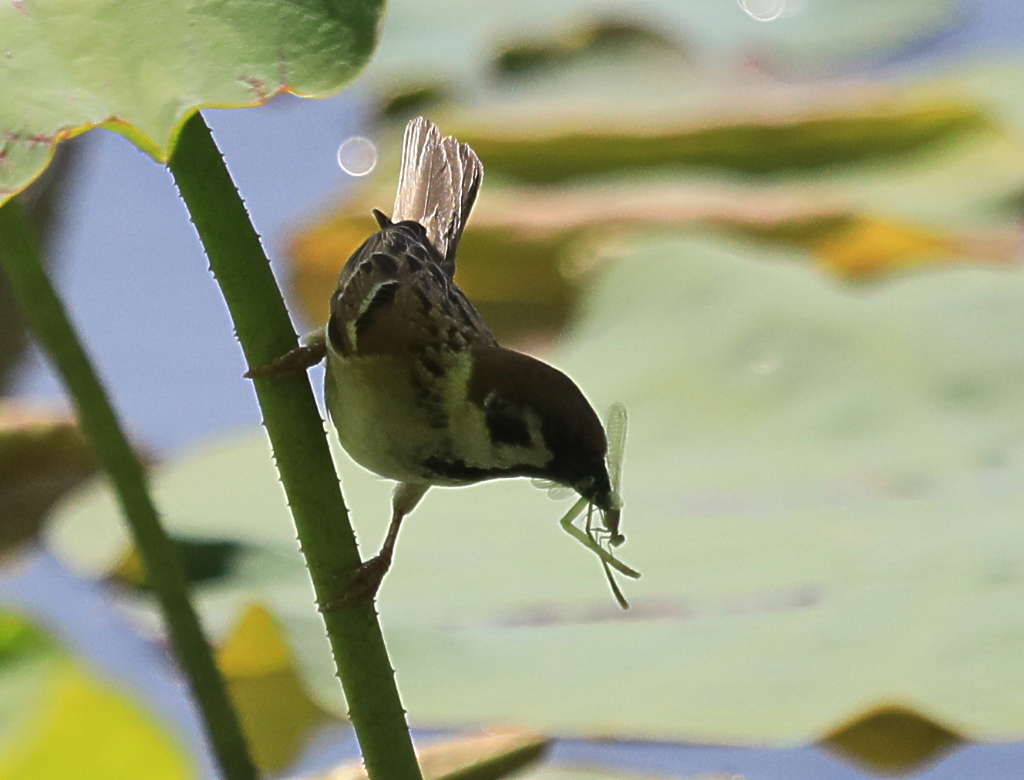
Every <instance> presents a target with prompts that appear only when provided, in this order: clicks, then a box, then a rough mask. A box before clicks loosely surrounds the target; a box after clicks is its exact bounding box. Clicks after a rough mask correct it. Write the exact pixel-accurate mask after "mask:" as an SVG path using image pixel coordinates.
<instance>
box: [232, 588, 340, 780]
mask: <svg viewBox="0 0 1024 780" xmlns="http://www.w3.org/2000/svg"><path fill="white" fill-rule="evenodd" d="M217 662H218V665H219V666H220V668H221V670H222V671H223V672H224V675H225V677H226V678H227V682H228V689H229V691H230V693H231V698H232V700H233V701H234V703H235V706H236V707H237V709H238V712H239V717H240V718H241V720H242V727H243V729H244V730H245V733H246V736H247V737H248V740H249V747H250V749H251V750H252V753H253V758H254V760H255V762H256V764H257V765H258V766H259V767H260V768H261V769H262V770H263V771H265V772H278V771H280V770H281V769H283V768H285V767H286V766H288V765H289V764H291V763H292V762H293V761H294V760H295V757H296V756H297V755H298V753H299V751H301V750H302V749H303V748H304V747H305V745H306V743H307V742H308V740H309V738H310V737H311V736H312V734H313V733H314V732H315V731H316V730H317V729H318V728H319V727H320V726H322V725H324V724H325V723H327V722H328V721H330V720H331V719H332V716H330V715H328V714H327V713H326V712H324V711H323V710H322V709H321V708H320V707H318V706H317V705H316V704H315V703H314V702H313V700H312V699H311V698H310V697H309V694H308V693H307V691H306V688H305V686H304V685H303V683H302V681H301V680H300V679H299V675H298V673H297V672H296V669H295V659H294V657H293V655H292V651H291V648H289V647H288V644H287V643H286V642H285V640H284V637H283V633H282V631H281V628H280V626H279V625H278V624H277V621H276V620H275V619H274V617H273V615H271V614H270V612H269V611H268V610H267V609H266V608H265V607H263V606H260V605H256V604H254V605H250V606H248V607H247V608H246V609H245V610H244V611H243V612H242V614H241V616H240V617H239V618H238V621H237V622H236V623H235V625H234V628H232V630H231V632H230V634H229V635H228V638H227V639H226V640H225V642H224V643H223V644H222V645H221V646H220V648H219V649H218V651H217Z"/></svg>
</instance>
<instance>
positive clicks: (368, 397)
mask: <svg viewBox="0 0 1024 780" xmlns="http://www.w3.org/2000/svg"><path fill="white" fill-rule="evenodd" d="M483 173H484V169H483V165H482V163H481V162H480V159H479V158H478V157H477V155H476V153H475V152H474V151H473V150H472V149H471V148H470V147H469V146H468V145H466V144H464V143H460V142H459V141H458V140H456V139H455V138H453V137H452V136H445V137H442V135H441V132H440V131H439V130H438V128H437V126H436V125H434V124H433V123H432V122H430V121H428V120H427V119H424V118H423V117H417V118H416V119H413V120H412V121H410V122H409V124H408V125H407V127H406V129H405V135H404V140H403V146H402V161H401V167H400V170H399V181H398V190H397V195H396V197H395V203H394V208H393V210H392V213H391V215H390V216H386V215H385V214H383V213H382V212H380V211H378V210H376V209H374V210H373V216H374V218H375V220H376V223H377V227H378V230H377V231H376V232H375V233H373V234H372V235H370V237H369V238H367V239H366V240H365V241H364V242H363V244H362V246H360V247H359V248H358V249H357V250H356V251H355V252H354V253H353V254H352V256H351V257H350V258H349V259H348V261H347V262H346V263H345V265H344V267H343V269H342V271H341V275H340V277H339V279H338V284H337V287H336V289H335V290H334V293H333V295H332V296H331V302H330V317H329V319H328V321H327V323H326V324H325V326H324V327H323V328H321V329H318V330H317V331H315V332H314V333H313V334H311V335H310V336H307V337H305V338H304V339H303V345H302V346H300V347H299V348H297V349H295V350H293V351H292V352H289V353H288V354H287V355H284V356H282V357H280V358H278V359H277V360H275V361H273V362H272V363H270V364H268V365H267V366H261V367H258V368H255V369H253V370H251V371H249V372H248V373H247V374H246V376H250V377H255V376H260V377H264V376H275V375H279V374H284V373H288V372H291V371H297V370H305V369H306V368H308V367H309V366H312V365H314V364H316V363H318V362H319V361H320V360H322V359H323V358H324V357H325V356H326V359H327V370H326V374H325V381H324V396H325V403H326V408H327V410H328V413H329V416H330V418H331V421H332V423H333V425H334V428H335V430H336V431H337V435H338V439H339V441H340V442H341V445H342V447H343V448H344V449H345V451H346V452H347V453H348V454H349V456H351V458H352V459H353V460H354V461H356V462H357V463H358V464H360V465H361V466H363V467H364V468H366V469H368V470H370V471H372V472H374V473H376V474H378V475H380V476H382V477H385V478H387V479H391V480H395V481H396V482H397V485H396V487H395V490H394V495H393V500H392V514H391V523H390V526H389V528H388V532H387V536H386V538H385V541H384V543H383V545H382V547H381V550H380V552H379V553H378V554H377V555H376V556H375V557H374V558H371V559H369V560H368V561H366V562H364V563H363V565H362V567H361V568H360V569H359V571H358V572H357V574H356V576H355V578H354V580H353V582H352V583H351V585H350V587H349V589H348V592H347V594H346V597H345V599H346V600H347V599H350V598H360V597H369V598H372V597H373V596H374V595H375V594H376V592H377V589H378V587H379V585H380V582H381V579H382V578H383V576H384V574H385V573H386V572H387V570H388V569H389V567H390V566H391V562H392V558H393V555H394V548H395V543H396V541H397V538H398V531H399V527H400V526H401V524H402V521H403V519H404V518H405V517H406V516H407V515H408V514H409V513H411V512H412V511H413V509H414V508H415V507H416V506H417V504H418V503H419V502H420V500H421V499H422V498H423V496H424V494H425V493H426V492H427V491H428V490H429V489H430V488H431V487H433V486H444V487H457V486H463V485H471V484H474V483H477V482H481V481H483V480H490V479H500V478H507V477H532V478H534V479H535V480H544V481H546V483H551V484H554V485H561V486H566V487H568V488H570V489H572V490H573V491H575V492H576V493H578V494H579V496H580V498H579V500H578V501H577V502H576V504H575V505H574V507H573V508H572V509H571V510H570V511H569V513H567V514H566V516H565V517H563V519H562V526H563V527H564V528H565V529H566V530H567V531H569V532H570V533H571V534H573V536H575V537H576V538H577V539H578V540H579V541H581V542H582V543H583V544H584V545H586V546H587V547H588V548H589V549H591V550H593V551H594V552H595V553H596V554H597V555H598V556H599V557H600V558H601V561H602V564H603V565H604V567H605V572H606V575H607V577H608V580H609V582H610V583H611V586H612V590H613V592H614V594H615V596H616V599H617V600H618V601H619V603H620V605H622V606H623V607H625V606H628V605H627V604H626V602H625V599H624V598H623V597H622V595H621V591H620V590H619V588H618V586H617V585H616V584H615V582H614V580H613V578H612V576H611V573H610V571H609V568H608V567H609V566H611V567H613V568H615V569H617V570H618V571H620V572H622V573H624V574H626V575H627V576H631V577H637V576H639V574H637V573H636V572H635V571H634V570H632V569H630V568H629V567H628V566H626V565H625V564H623V563H621V562H620V561H618V560H617V559H616V558H615V557H614V556H613V555H611V553H610V552H609V551H608V550H606V549H605V547H604V545H603V543H602V542H607V543H609V544H610V545H613V546H617V545H619V544H621V543H622V541H623V539H624V537H623V536H622V535H621V533H620V532H619V519H620V511H621V505H622V501H621V497H620V496H619V493H618V485H617V482H618V476H617V475H618V473H619V469H620V466H621V464H620V462H619V461H620V459H621V446H622V445H621V441H619V443H618V444H617V445H616V448H617V449H618V453H617V454H615V455H614V457H613V458H612V459H609V457H608V456H609V448H608V438H607V437H606V434H605V430H604V428H603V427H602V425H601V421H600V420H599V418H598V416H597V414H596V413H595V411H594V409H593V407H592V406H591V405H590V403H589V402H588V401H587V399H586V398H585V397H584V395H583V393H582V392H581V390H580V389H579V387H577V385H576V383H575V382H573V380H572V379H570V378H569V377H568V376H566V375H565V374H564V373H562V372H561V371H559V370H558V369H556V368H554V367H552V366H550V365H548V364H547V363H544V362H542V361H541V360H538V359H537V358H534V357H531V356H530V355H526V354H524V353H521V352H517V351H515V350H512V349H507V348H505V347H502V346H501V345H500V344H498V342H497V340H496V339H495V338H494V335H493V334H492V333H491V330H490V328H488V327H487V323H486V322H484V319H483V317H481V316H480V313H479V312H478V311H477V310H476V308H475V307H474V306H473V304H472V303H471V302H470V301H469V299H468V298H467V297H466V295H465V294H464V293H463V292H462V290H460V289H459V287H458V286H457V285H456V284H455V281H454V275H455V257H456V251H457V249H458V245H459V239H460V238H461V236H462V232H463V228H464V227H465V225H466V222H467V220H468V218H469V215H470V212H471V211H472V209H473V205H474V203H475V201H476V197H477V194H478V192H479V190H480V184H481V182H482V180H483ZM614 418H615V420H616V422H615V424H614V429H615V435H614V437H613V438H616V439H617V440H621V438H622V437H624V435H625V416H624V411H622V412H617V413H616V414H615V415H614ZM611 427H612V426H610V430H611ZM613 449H615V448H613ZM584 509H585V510H586V511H587V524H586V528H585V530H581V529H579V528H577V527H576V526H575V525H573V521H574V520H575V518H576V517H577V516H579V515H580V514H581V513H582V512H583V511H584ZM595 510H596V512H597V513H598V515H600V517H601V520H602V524H601V525H600V526H595V525H594V523H593V513H594V512H595Z"/></svg>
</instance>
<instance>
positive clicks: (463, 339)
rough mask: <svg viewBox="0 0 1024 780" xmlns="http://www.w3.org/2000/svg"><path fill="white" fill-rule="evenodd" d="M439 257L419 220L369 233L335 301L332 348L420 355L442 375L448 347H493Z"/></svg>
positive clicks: (355, 353)
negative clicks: (488, 345) (482, 345)
mask: <svg viewBox="0 0 1024 780" xmlns="http://www.w3.org/2000/svg"><path fill="white" fill-rule="evenodd" d="M441 262H442V259H441V257H440V255H439V254H438V253H437V251H436V250H435V249H434V248H433V247H432V246H431V245H430V243H429V241H428V240H427V238H426V233H425V231H424V230H423V228H422V227H421V226H420V225H419V224H417V223H415V222H399V223H395V224H394V225H389V226H387V227H385V228H384V229H382V230H380V231H378V232H377V233H375V234H374V235H372V236H371V237H370V238H368V239H367V240H366V241H365V242H364V243H363V245H362V246H361V247H360V248H359V249H358V250H356V252H355V253H354V254H353V255H352V257H351V258H349V260H348V262H347V263H346V264H345V268H344V269H343V270H342V273H341V278H340V279H339V281H338V288H337V290H336V291H335V293H334V296H333V298H332V299H331V322H330V325H329V328H328V334H329V336H330V338H331V343H332V346H333V347H334V349H335V350H336V351H338V352H340V353H341V354H342V355H344V356H346V357H350V356H367V355H410V356H418V357H419V358H420V359H421V360H422V361H423V364H424V367H425V368H426V369H427V370H428V371H430V372H431V373H434V374H440V372H441V369H442V368H443V365H444V364H446V363H447V361H446V360H445V359H444V355H443V353H444V352H446V351H447V352H460V351H463V350H466V349H468V348H470V347H471V346H473V345H475V344H494V343H495V340H494V336H493V335H491V331H490V329H489V328H488V327H487V325H486V324H485V323H484V321H483V318H482V317H481V316H480V314H479V313H478V312H477V310H476V309H475V308H474V307H473V305H472V304H471V303H470V302H469V301H468V300H467V299H466V296H465V295H463V293H462V291H461V290H459V288H458V287H457V286H456V285H455V282H454V281H452V279H451V277H450V276H449V275H448V274H447V273H445V271H444V270H442V267H441V265H440V263H441Z"/></svg>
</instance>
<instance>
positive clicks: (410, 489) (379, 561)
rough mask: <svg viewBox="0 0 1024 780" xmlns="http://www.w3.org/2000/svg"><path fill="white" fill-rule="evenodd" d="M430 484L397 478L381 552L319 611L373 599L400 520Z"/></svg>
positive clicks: (384, 572) (386, 563) (389, 560)
mask: <svg viewBox="0 0 1024 780" xmlns="http://www.w3.org/2000/svg"><path fill="white" fill-rule="evenodd" d="M429 488H430V485H423V484H411V483H408V482H399V483H398V484H397V485H396V486H395V493H394V496H393V498H392V501H391V524H390V525H389V526H388V535H387V536H386V537H385V538H384V544H382V545H381V548H380V552H379V553H377V554H376V555H375V556H373V557H372V558H370V559H369V560H367V561H364V562H363V564H362V565H361V566H360V567H359V568H358V569H356V572H355V574H354V575H353V576H352V579H351V581H350V582H349V584H348V587H347V589H346V590H345V593H344V594H343V595H342V596H341V598H339V599H338V600H337V601H332V602H329V603H327V604H323V605H321V607H320V611H321V612H326V611H328V610H330V609H332V608H334V607H336V606H339V605H341V604H351V603H352V602H355V601H361V600H363V599H372V598H373V597H374V596H376V595H377V589H378V588H380V583H381V580H383V579H384V575H385V574H387V572H388V569H389V568H391V559H392V557H393V555H394V552H395V542H397V541H398V529H399V528H400V527H401V525H402V520H403V519H404V518H405V516H406V515H407V514H409V513H410V512H411V511H412V510H413V509H415V508H416V505H417V504H418V503H419V501H420V499H421V498H423V494H424V493H426V492H427V490H428V489H429Z"/></svg>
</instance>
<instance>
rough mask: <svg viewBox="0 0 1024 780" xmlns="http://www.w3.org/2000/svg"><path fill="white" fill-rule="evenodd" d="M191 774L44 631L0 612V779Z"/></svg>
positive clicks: (148, 723)
mask: <svg viewBox="0 0 1024 780" xmlns="http://www.w3.org/2000/svg"><path fill="white" fill-rule="evenodd" d="M195 775H196V769H195V767H194V766H192V762H191V760H190V759H188V758H187V757H186V756H185V755H184V753H183V752H182V749H181V746H180V745H179V744H178V743H177V740H176V739H175V738H173V737H171V736H170V735H169V734H168V733H167V732H166V731H165V730H164V729H163V727H162V726H161V725H160V724H158V723H157V722H156V720H155V719H154V718H153V716H152V715H151V714H150V713H149V712H147V711H146V710H145V709H143V708H142V707H140V705H139V704H138V703H137V702H136V701H134V700H133V699H132V698H131V697H129V696H128V695H126V694H125V693H123V692H121V691H119V690H117V689H116V688H115V687H113V686H111V685H110V684H109V683H107V682H105V681H103V680H100V679H98V678H96V677H95V676H94V675H93V674H92V673H90V672H89V671H87V670H86V669H84V668H83V667H81V666H80V665H79V664H77V663H76V662H75V661H73V660H72V659H71V658H69V657H68V656H67V655H66V654H65V653H64V652H63V650H61V649H60V647H59V646H58V645H57V644H56V643H55V642H54V641H53V640H52V639H51V638H50V637H49V636H48V635H46V634H45V633H44V632H43V631H42V630H40V629H38V628H36V627H35V626H33V625H32V624H31V623H29V622H28V621H26V620H24V619H22V618H20V617H18V616H16V615H13V614H11V613H5V612H0V780H23V778H28V777H31V778H32V779H33V780H65V778H68V777H87V778H89V779H90V780H123V778H126V777H146V778H147V779H149V778H152V780H184V779H185V778H191V777H195Z"/></svg>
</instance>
